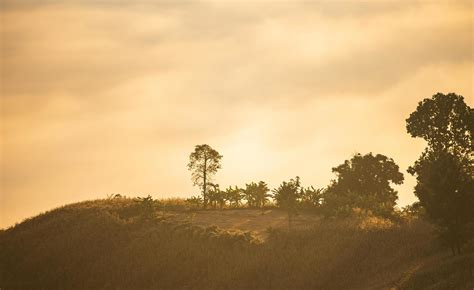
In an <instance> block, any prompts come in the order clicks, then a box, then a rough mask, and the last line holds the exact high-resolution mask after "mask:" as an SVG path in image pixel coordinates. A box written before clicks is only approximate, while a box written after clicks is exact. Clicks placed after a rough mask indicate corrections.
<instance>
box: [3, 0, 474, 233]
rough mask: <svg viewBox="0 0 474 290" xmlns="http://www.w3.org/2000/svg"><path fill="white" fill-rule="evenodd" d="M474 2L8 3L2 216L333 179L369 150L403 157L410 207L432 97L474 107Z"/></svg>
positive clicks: (11, 219)
mask: <svg viewBox="0 0 474 290" xmlns="http://www.w3.org/2000/svg"><path fill="white" fill-rule="evenodd" d="M472 5H473V4H472V2H471V1H442V0H439V1H363V2H362V1H315V2H308V1H305V2H298V3H297V2H285V1H279V2H273V1H261V2H258V3H257V2H249V1H242V2H239V1H226V2H218V1H186V2H181V1H166V2H160V1H156V2H153V1H131V0H130V1H123V0H117V1H105V0H104V1H86V0H77V1H28V0H25V1H9V0H7V1H3V2H2V4H1V17H2V19H1V21H2V23H1V27H0V33H1V56H0V57H1V110H2V111H1V197H0V198H1V200H0V227H7V226H10V225H12V224H14V223H15V222H19V221H21V220H22V219H24V218H26V217H29V216H32V215H36V214H38V213H40V212H42V211H45V210H48V209H51V208H53V207H57V206H60V205H63V204H66V203H70V202H75V201H82V200H86V199H95V198H104V197H106V196H107V194H111V193H121V194H125V195H129V196H137V195H140V196H145V195H147V194H152V195H153V196H154V197H155V198H158V197H175V196H180V197H188V196H190V195H192V194H198V192H199V190H198V188H195V187H193V186H192V182H191V179H190V174H189V172H188V171H187V168H186V164H187V161H188V156H189V153H190V152H191V151H192V150H193V148H194V145H196V144H203V143H207V144H209V145H211V146H212V147H214V148H215V149H217V150H218V151H219V152H220V153H221V154H222V155H223V156H224V157H223V168H222V170H221V171H219V172H218V174H217V176H216V181H217V182H218V183H220V184H221V186H224V187H226V186H228V185H244V183H246V182H250V181H258V180H264V181H266V182H267V183H268V184H269V185H270V186H271V187H275V186H277V185H278V184H279V183H280V182H281V181H283V180H288V179H289V178H292V177H294V176H296V175H299V176H300V177H301V178H302V181H303V184H305V185H314V186H315V187H324V186H326V185H327V184H328V183H329V181H330V180H331V179H332V178H333V177H334V176H333V174H332V173H331V168H332V167H334V166H337V165H339V164H341V163H342V162H343V161H344V160H345V159H348V158H350V156H351V155H352V154H354V153H355V152H361V153H368V152H374V153H381V154H385V155H387V156H389V157H392V158H394V160H395V162H396V163H397V164H398V165H400V167H401V170H402V171H403V172H404V175H405V178H406V181H405V183H404V185H402V186H397V187H396V188H397V190H398V191H399V204H400V205H405V204H407V203H411V202H413V201H414V200H415V197H414V195H413V186H414V184H415V181H414V178H413V177H412V176H410V175H409V174H408V173H406V169H407V167H408V166H409V165H411V164H413V162H414V161H415V160H416V159H417V158H418V156H419V155H420V154H421V152H422V150H423V148H424V146H425V144H424V142H423V141H422V140H415V139H413V138H411V137H410V136H409V135H408V134H407V133H406V130H405V119H406V118H407V117H408V115H409V114H410V113H411V112H412V111H414V110H415V108H416V105H417V103H418V102H419V101H420V100H422V99H423V98H427V97H431V96H432V95H433V94H434V93H436V92H445V93H447V92H456V93H457V94H461V95H463V96H464V97H465V100H466V102H467V103H468V105H470V106H471V107H472V106H473V96H474V94H473V39H474V37H473V25H474V23H473V14H474V11H473V6H472Z"/></svg>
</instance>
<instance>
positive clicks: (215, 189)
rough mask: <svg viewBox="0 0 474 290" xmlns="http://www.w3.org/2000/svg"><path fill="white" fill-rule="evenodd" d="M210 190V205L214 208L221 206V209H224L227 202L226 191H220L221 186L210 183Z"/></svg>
mask: <svg viewBox="0 0 474 290" xmlns="http://www.w3.org/2000/svg"><path fill="white" fill-rule="evenodd" d="M208 186H209V187H210V189H209V190H208V197H209V203H210V204H211V205H212V207H213V208H216V207H217V205H219V207H220V208H224V205H225V202H226V193H225V191H222V190H220V187H219V184H214V183H208Z"/></svg>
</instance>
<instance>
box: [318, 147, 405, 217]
mask: <svg viewBox="0 0 474 290" xmlns="http://www.w3.org/2000/svg"><path fill="white" fill-rule="evenodd" d="M332 171H333V172H334V173H335V174H336V175H337V178H336V179H335V180H333V181H332V182H331V185H330V186H329V187H328V189H327V190H326V191H325V193H324V207H325V209H326V211H327V212H328V213H329V214H331V215H332V214H347V213H349V212H350V211H351V210H352V209H353V208H361V209H364V210H369V211H371V212H372V213H373V214H376V215H381V216H389V215H391V214H392V213H393V210H394V206H395V204H396V200H397V198H398V196H397V192H396V191H395V190H394V189H393V188H392V187H391V183H393V184H402V183H403V179H404V178H403V174H402V173H401V172H400V171H399V167H398V165H397V164H396V163H395V162H394V161H393V159H391V158H388V157H387V156H384V155H382V154H377V155H373V154H372V153H369V154H366V155H361V154H356V155H354V156H353V157H352V158H351V159H350V160H346V161H345V162H344V163H343V164H341V165H339V166H337V167H334V168H333V169H332Z"/></svg>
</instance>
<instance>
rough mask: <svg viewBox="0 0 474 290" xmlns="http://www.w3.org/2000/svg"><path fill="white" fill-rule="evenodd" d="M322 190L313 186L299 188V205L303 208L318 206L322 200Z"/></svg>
mask: <svg viewBox="0 0 474 290" xmlns="http://www.w3.org/2000/svg"><path fill="white" fill-rule="evenodd" d="M323 194H324V190H323V189H321V188H318V189H315V188H314V187H313V186H310V187H307V188H302V189H301V206H302V207H303V208H312V209H315V208H319V207H320V206H321V203H322V201H323Z"/></svg>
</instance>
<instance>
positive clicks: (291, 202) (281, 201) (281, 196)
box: [273, 176, 301, 229]
mask: <svg viewBox="0 0 474 290" xmlns="http://www.w3.org/2000/svg"><path fill="white" fill-rule="evenodd" d="M300 198H301V183H300V178H299V177H298V176H297V177H296V178H295V179H290V181H288V182H286V181H283V183H282V184H281V185H280V186H279V187H278V188H276V189H274V190H273V199H274V200H275V201H276V203H277V205H278V206H279V207H280V208H282V209H284V210H286V212H287V214H288V228H289V229H291V222H292V220H293V216H294V215H296V213H297V207H298V202H299V199H300Z"/></svg>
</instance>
